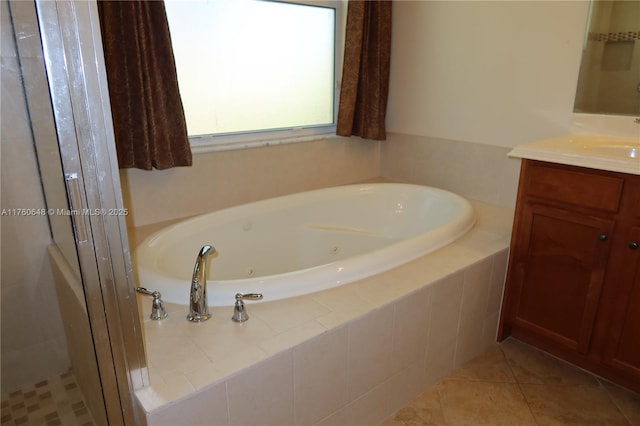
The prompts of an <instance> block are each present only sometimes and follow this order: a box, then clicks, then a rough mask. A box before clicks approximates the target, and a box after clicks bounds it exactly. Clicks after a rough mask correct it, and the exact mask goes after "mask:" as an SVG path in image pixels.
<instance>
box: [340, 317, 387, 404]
mask: <svg viewBox="0 0 640 426" xmlns="http://www.w3.org/2000/svg"><path fill="white" fill-rule="evenodd" d="M393 312H394V307H393V305H387V306H384V307H382V308H380V309H376V310H374V311H372V312H370V313H368V314H366V315H364V316H363V317H361V318H359V319H357V320H355V321H354V322H353V323H351V324H350V325H349V371H348V378H349V384H348V392H349V393H348V395H349V400H353V399H355V398H357V397H358V396H360V395H362V394H364V393H365V392H367V391H368V390H369V389H372V388H373V387H374V386H376V385H377V384H379V383H382V382H383V381H384V380H385V379H387V378H388V377H389V376H390V375H391V373H392V344H393V341H392V338H393V337H392V334H393Z"/></svg>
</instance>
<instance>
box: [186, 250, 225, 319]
mask: <svg viewBox="0 0 640 426" xmlns="http://www.w3.org/2000/svg"><path fill="white" fill-rule="evenodd" d="M216 254H218V252H217V251H216V249H215V248H213V246H210V245H205V246H203V247H202V248H201V249H200V252H199V253H198V257H197V258H196V264H195V266H194V267H193V278H192V279H191V291H190V292H189V315H187V320H189V321H191V322H202V321H206V320H208V319H209V318H210V317H211V315H210V314H209V306H208V305H207V261H208V260H209V257H210V256H211V255H216Z"/></svg>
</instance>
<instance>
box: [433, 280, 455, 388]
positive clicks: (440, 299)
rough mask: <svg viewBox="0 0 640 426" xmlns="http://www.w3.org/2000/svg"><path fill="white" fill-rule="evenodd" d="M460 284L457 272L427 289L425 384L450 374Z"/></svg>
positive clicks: (452, 361) (452, 366)
mask: <svg viewBox="0 0 640 426" xmlns="http://www.w3.org/2000/svg"><path fill="white" fill-rule="evenodd" d="M463 284H464V273H463V272H462V271H460V272H456V273H454V274H452V275H449V276H448V277H446V278H443V279H441V280H439V281H437V282H435V283H433V284H432V286H431V287H432V289H431V291H432V293H431V294H432V300H431V322H430V325H429V339H428V341H427V353H426V360H425V380H426V382H428V383H433V384H435V382H437V381H438V380H439V379H441V378H442V377H445V376H447V375H448V374H449V373H450V372H451V371H453V368H454V356H455V349H456V336H457V334H458V322H459V319H460V306H461V304H462V290H463Z"/></svg>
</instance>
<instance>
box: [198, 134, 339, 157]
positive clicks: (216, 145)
mask: <svg viewBox="0 0 640 426" xmlns="http://www.w3.org/2000/svg"><path fill="white" fill-rule="evenodd" d="M322 139H330V140H334V139H345V140H346V139H347V138H345V137H343V136H338V135H336V134H335V132H334V133H317V134H313V135H304V136H288V137H287V136H283V137H276V138H272V139H266V138H265V139H258V140H249V141H238V140H230V141H228V142H227V141H224V140H221V138H220V137H212V136H203V137H194V138H191V137H190V138H189V141H190V142H191V152H192V154H204V153H208V152H217V151H231V150H237V149H249V148H260V147H267V146H276V145H286V144H290V143H299V142H311V141H317V140H322Z"/></svg>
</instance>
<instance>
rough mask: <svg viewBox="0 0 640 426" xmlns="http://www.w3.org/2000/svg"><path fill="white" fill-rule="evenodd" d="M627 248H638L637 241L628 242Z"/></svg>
mask: <svg viewBox="0 0 640 426" xmlns="http://www.w3.org/2000/svg"><path fill="white" fill-rule="evenodd" d="M629 248H630V249H631V250H638V243H637V242H636V241H633V242H631V243H629Z"/></svg>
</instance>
